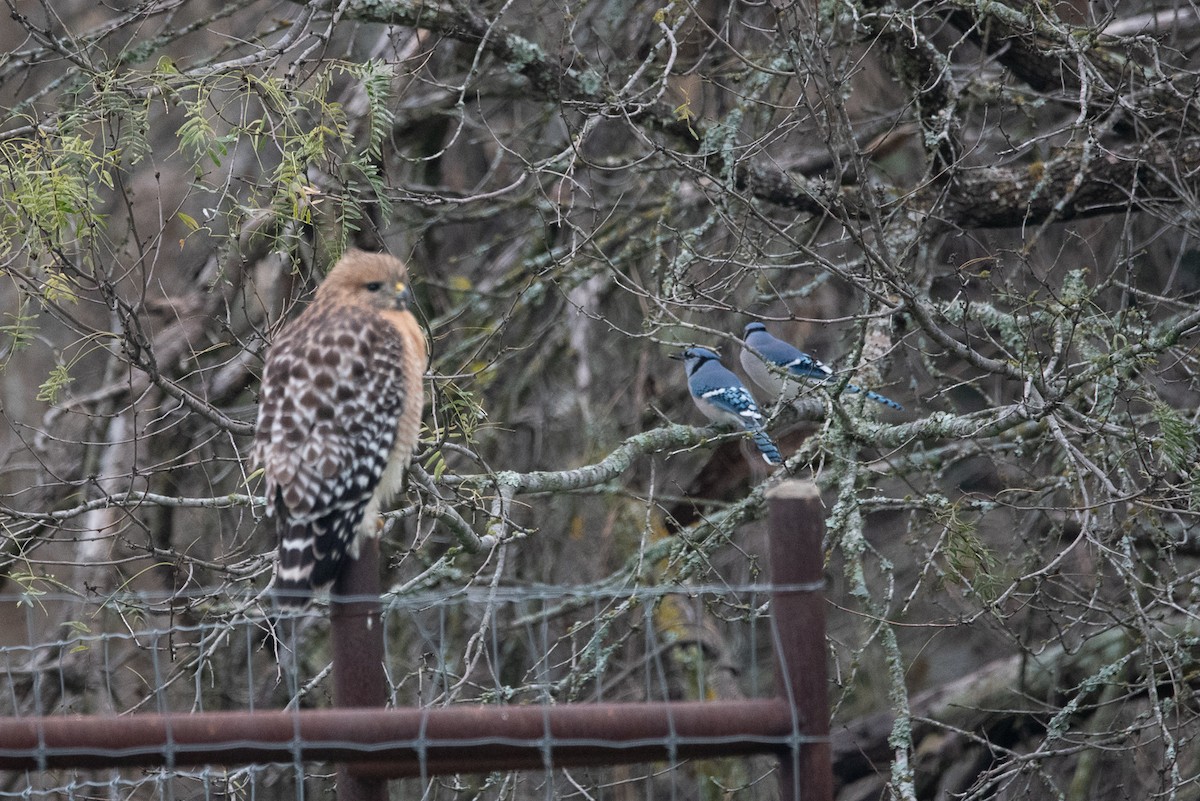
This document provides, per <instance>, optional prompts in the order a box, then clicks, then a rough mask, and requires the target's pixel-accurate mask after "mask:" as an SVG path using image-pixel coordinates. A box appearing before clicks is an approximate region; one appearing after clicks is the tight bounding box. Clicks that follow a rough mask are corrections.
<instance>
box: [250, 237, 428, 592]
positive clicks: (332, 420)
mask: <svg viewBox="0 0 1200 801" xmlns="http://www.w3.org/2000/svg"><path fill="white" fill-rule="evenodd" d="M410 301H411V292H410V290H409V285H408V270H407V268H405V266H404V264H403V263H402V262H401V261H399V260H398V259H395V258H393V257H391V256H388V255H385V254H379V253H365V252H363V251H361V250H351V251H348V252H347V253H346V254H345V255H344V256H343V257H342V258H341V260H340V261H338V263H337V264H336V265H334V267H333V269H332V270H330V271H329V274H328V275H327V276H326V277H325V280H324V281H323V282H321V285H320V286H319V287H318V288H317V293H316V298H315V300H314V301H313V302H312V303H311V304H310V305H309V306H308V307H307V308H306V309H305V310H304V311H303V312H302V313H301V314H300V316H298V317H297V318H296V319H295V320H294V321H292V322H291V323H290V324H289V325H287V326H286V327H285V328H284V330H283V331H282V332H281V333H280V334H279V336H277V337H276V338H275V341H274V343H273V344H272V346H271V349H270V351H269V353H268V354H267V361H266V367H265V369H264V370H263V378H262V394H261V397H260V400H259V407H258V424H257V427H256V430H255V434H254V461H255V463H256V464H258V465H259V466H261V467H262V469H263V472H264V476H265V480H266V498H267V516H268V517H274V518H275V521H276V530H277V532H278V535H279V559H278V562H277V563H276V566H275V592H276V596H277V598H278V599H279V601H280V603H282V604H284V605H289V606H298V605H304V604H306V603H307V602H308V600H309V598H310V597H311V595H312V591H313V590H314V589H320V588H323V587H327V586H329V585H330V584H332V583H333V582H334V580H335V579H336V578H337V576H338V573H339V569H340V566H341V564H342V562H343V560H344V559H345V558H346V557H347V556H349V557H350V558H351V559H355V558H357V557H358V552H359V546H360V543H361V538H362V537H372V536H378V533H379V526H378V522H379V521H378V513H379V510H380V507H381V506H382V505H383V504H386V503H388V501H390V500H391V498H392V496H393V495H395V494H396V492H397V491H398V490H399V489H400V487H401V485H402V483H403V479H404V471H405V470H406V469H407V467H408V464H409V461H410V460H411V459H412V455H413V451H414V450H415V449H416V447H417V435H418V432H419V430H420V427H421V409H422V406H423V405H424V396H423V392H422V380H421V379H422V375H423V374H424V372H425V358H426V344H425V335H424V334H423V333H422V331H421V329H420V327H419V326H418V324H417V320H416V318H415V317H414V316H413V314H412V312H410V311H409V303H410Z"/></svg>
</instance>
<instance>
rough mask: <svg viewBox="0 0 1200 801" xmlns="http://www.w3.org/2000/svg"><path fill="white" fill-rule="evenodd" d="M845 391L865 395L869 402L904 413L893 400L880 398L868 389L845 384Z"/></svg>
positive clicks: (902, 408)
mask: <svg viewBox="0 0 1200 801" xmlns="http://www.w3.org/2000/svg"><path fill="white" fill-rule="evenodd" d="M846 391H847V392H861V393H863V394H864V395H866V396H867V397H868V398H870V399H871V400H873V401H875V402H876V403H882V404H883V405H884V406H890V407H892V408H893V409H895V410H896V411H898V412H902V411H904V407H903V406H901V405H900V404H898V403H896V402H895V401H894V400H892V399H891V398H885V397H883V396H882V395H880V394H879V393H878V392H875V391H873V390H870V389H863V388H862V387H860V386H857V385H855V384H847V385H846Z"/></svg>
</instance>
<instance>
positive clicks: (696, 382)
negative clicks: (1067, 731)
mask: <svg viewBox="0 0 1200 801" xmlns="http://www.w3.org/2000/svg"><path fill="white" fill-rule="evenodd" d="M671 358H672V359H677V360H680V361H682V362H683V369H684V372H685V373H687V378H688V392H690V393H691V396H692V401H693V402H694V403H695V404H696V408H698V409H699V410H700V411H701V412H703V413H704V416H705V417H707V418H708V419H709V420H712V421H713V422H717V423H733V424H734V425H736V426H737V427H738V428H741V429H742V430H744V431H749V432H750V435H751V437H752V438H753V439H754V444H755V445H757V446H758V449H759V451H761V452H762V455H763V458H764V459H766V460H767V463H768V464H780V463H782V462H783V456H782V455H781V454H780V453H779V448H777V447H775V443H774V442H772V441H771V438H770V437H769V436H767V433H766V431H764V430H763V424H764V423H765V418H764V417H763V414H762V412H761V411H759V408H758V404H757V403H755V402H754V396H753V395H751V394H750V390H748V389H746V387H745V385H744V384H742V382H741V379H739V378H738V377H737V376H736V375H734V374H733V373H732V372H730V371H729V370H728V369H726V368H725V365H723V364H721V357H720V356H718V355H717V353H716V351H713V350H710V349H708V348H688V349H687V350H685V351H683V352H682V353H673V354H671Z"/></svg>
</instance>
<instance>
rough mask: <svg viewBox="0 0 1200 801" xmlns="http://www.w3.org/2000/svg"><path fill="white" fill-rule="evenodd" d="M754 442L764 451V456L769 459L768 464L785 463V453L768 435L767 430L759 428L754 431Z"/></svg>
mask: <svg viewBox="0 0 1200 801" xmlns="http://www.w3.org/2000/svg"><path fill="white" fill-rule="evenodd" d="M752 436H753V437H754V444H755V445H757V446H758V449H759V451H761V452H762V455H763V458H764V459H766V460H767V464H783V454H781V453H780V452H779V448H777V447H775V443H774V442H772V441H771V438H770V437H769V436H767V432H765V431H763V430H762V429H759V430H758V431H754V432H753V433H752Z"/></svg>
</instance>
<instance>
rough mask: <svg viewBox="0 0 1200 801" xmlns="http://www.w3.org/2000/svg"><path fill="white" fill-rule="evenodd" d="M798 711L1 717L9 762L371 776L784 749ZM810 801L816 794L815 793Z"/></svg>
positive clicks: (629, 708) (776, 706) (488, 709)
mask: <svg viewBox="0 0 1200 801" xmlns="http://www.w3.org/2000/svg"><path fill="white" fill-rule="evenodd" d="M792 723H793V713H792V710H791V708H790V707H789V706H788V705H787V704H786V703H785V702H784V701H783V700H782V699H779V698H769V699H753V700H742V701H709V702H678V703H672V702H655V703H645V704H571V705H561V706H456V707H439V708H435V709H414V708H403V709H353V710H341V709H324V710H300V711H296V712H199V713H194V714H172V715H151V714H146V715H126V716H120V717H118V716H101V715H91V716H69V717H68V716H64V717H30V718H0V770H45V769H47V768H104V767H128V766H147V767H184V766H196V765H246V764H253V763H269V762H289V763H290V762H295V761H296V760H298V759H299V760H303V761H314V762H342V763H356V764H360V763H369V764H362V765H361V766H360V767H356V768H355V773H356V774H362V776H365V777H374V778H379V777H384V776H387V777H401V776H419V775H434V774H444V773H466V772H490V771H493V770H515V769H520V768H541V767H543V766H544V765H545V764H546V761H547V760H549V761H550V762H551V763H552V764H553V765H555V766H561V767H570V766H574V765H595V764H617V763H629V762H651V761H663V760H676V759H700V758H707V757H715V756H737V755H747V754H759V753H779V752H780V751H781V750H783V751H784V752H786V750H787V745H788V743H789V742H790V741H791V739H792V736H793V732H792ZM806 801H810V799H806Z"/></svg>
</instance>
